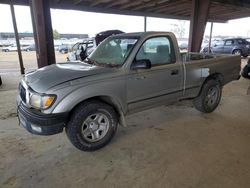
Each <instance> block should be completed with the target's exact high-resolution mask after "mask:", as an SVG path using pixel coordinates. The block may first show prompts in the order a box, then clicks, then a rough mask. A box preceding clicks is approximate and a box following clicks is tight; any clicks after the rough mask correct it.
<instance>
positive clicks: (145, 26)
mask: <svg viewBox="0 0 250 188" xmlns="http://www.w3.org/2000/svg"><path fill="white" fill-rule="evenodd" d="M146 31H147V16H144V32H146Z"/></svg>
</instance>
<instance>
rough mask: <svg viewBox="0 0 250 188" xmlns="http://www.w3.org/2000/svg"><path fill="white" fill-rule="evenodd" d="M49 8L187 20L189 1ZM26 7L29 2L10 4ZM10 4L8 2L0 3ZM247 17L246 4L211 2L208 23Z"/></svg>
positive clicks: (54, 2) (82, 0) (104, 1)
mask: <svg viewBox="0 0 250 188" xmlns="http://www.w3.org/2000/svg"><path fill="white" fill-rule="evenodd" d="M49 1H50V5H51V8H58V9H72V10H82V11H90V12H101V13H113V14H125V15H140V16H152V17H161V18H176V19H190V16H191V6H192V0H136V1H135V0H49ZM12 2H13V3H14V4H19V5H28V4H29V0H12ZM0 3H5V4H9V3H10V1H9V0H0ZM243 17H250V1H249V0H211V5H210V11H209V16H208V20H210V21H217V22H226V21H228V20H231V19H237V18H243Z"/></svg>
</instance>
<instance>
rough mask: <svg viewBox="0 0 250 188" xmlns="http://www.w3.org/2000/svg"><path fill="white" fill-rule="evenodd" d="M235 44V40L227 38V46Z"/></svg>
mask: <svg viewBox="0 0 250 188" xmlns="http://www.w3.org/2000/svg"><path fill="white" fill-rule="evenodd" d="M233 44H234V41H233V40H226V42H225V46H232V45H233Z"/></svg>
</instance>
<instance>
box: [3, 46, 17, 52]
mask: <svg viewBox="0 0 250 188" xmlns="http://www.w3.org/2000/svg"><path fill="white" fill-rule="evenodd" d="M2 51H3V52H14V51H17V46H16V45H10V46H7V47H4V48H2Z"/></svg>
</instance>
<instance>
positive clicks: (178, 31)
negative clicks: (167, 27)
mask: <svg viewBox="0 0 250 188" xmlns="http://www.w3.org/2000/svg"><path fill="white" fill-rule="evenodd" d="M185 24H186V21H185V20H179V22H178V23H177V24H171V26H172V29H171V31H172V32H173V33H174V34H175V35H176V36H177V38H183V37H184V36H185Z"/></svg>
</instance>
